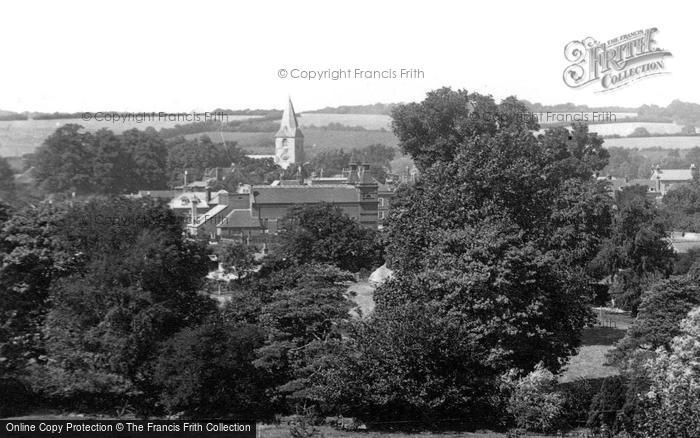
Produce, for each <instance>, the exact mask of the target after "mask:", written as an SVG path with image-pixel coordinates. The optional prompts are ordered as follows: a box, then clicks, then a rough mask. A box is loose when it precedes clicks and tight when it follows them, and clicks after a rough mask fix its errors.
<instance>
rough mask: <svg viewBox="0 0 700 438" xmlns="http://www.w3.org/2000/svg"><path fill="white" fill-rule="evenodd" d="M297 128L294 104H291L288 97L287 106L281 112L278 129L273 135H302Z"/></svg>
mask: <svg viewBox="0 0 700 438" xmlns="http://www.w3.org/2000/svg"><path fill="white" fill-rule="evenodd" d="M303 136H304V135H303V134H302V133H301V130H300V129H299V123H298V122H297V115H296V113H295V112H294V105H292V99H291V98H289V103H288V104H287V108H285V109H284V113H283V114H282V121H281V122H280V129H279V131H277V134H276V135H275V137H303Z"/></svg>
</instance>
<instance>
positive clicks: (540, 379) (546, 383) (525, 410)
mask: <svg viewBox="0 0 700 438" xmlns="http://www.w3.org/2000/svg"><path fill="white" fill-rule="evenodd" d="M509 378H510V379H511V381H512V386H511V388H512V392H511V395H510V398H509V400H508V406H507V408H506V410H507V411H508V413H509V414H511V415H512V416H513V419H514V420H515V423H516V425H517V426H518V427H520V428H523V429H527V430H532V431H539V432H548V431H552V430H554V429H556V428H557V427H559V426H560V425H561V422H562V418H563V414H564V409H563V408H564V403H565V398H564V395H563V394H562V393H560V392H558V391H556V389H555V387H556V377H555V376H554V374H552V373H551V372H550V371H548V370H546V369H545V368H544V367H543V366H542V364H538V365H537V366H536V367H535V370H534V371H532V372H531V373H529V374H528V375H527V376H525V377H522V378H520V379H517V380H514V379H513V377H509Z"/></svg>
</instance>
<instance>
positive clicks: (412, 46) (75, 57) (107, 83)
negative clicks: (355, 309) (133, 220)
mask: <svg viewBox="0 0 700 438" xmlns="http://www.w3.org/2000/svg"><path fill="white" fill-rule="evenodd" d="M698 12H700V6H698V5H696V4H694V3H693V2H680V1H669V0H666V1H664V2H659V1H653V2H652V1H640V0H637V1H633V2H632V1H627V2H623V1H617V2H611V1H596V0H589V1H586V2H562V1H513V2H505V1H498V0H489V1H479V2H457V1H442V0H430V1H407V0H404V1H388V0H384V1H379V0H372V1H366V0H352V1H303V0H297V1H291V0H286V1H265V0H262V1H260V0H256V1H246V2H243V1H240V2H237V1H233V0H229V1H215V0H211V1H206V0H197V1H173V0H169V1H157V0H156V1H131V0H128V1H119V2H95V1H70V0H68V1H61V2H56V1H31V0H29V1H22V2H6V3H4V4H3V6H2V13H1V14H0V41H2V46H1V47H2V51H1V52H0V53H1V55H0V56H1V58H0V59H2V60H3V61H4V62H2V63H1V64H0V109H3V110H12V111H50V112H53V111H71V112H72V111H105V110H116V111H165V112H175V111H206V110H211V109H214V108H231V109H243V108H282V107H283V105H284V104H285V102H286V99H287V96H288V95H289V96H291V97H292V98H293V101H294V104H295V109H296V110H297V111H298V112H303V111H305V110H313V109H318V108H322V107H325V106H339V105H358V104H369V103H376V102H384V103H387V102H408V101H419V100H422V99H423V97H424V96H425V93H426V92H427V91H429V90H432V89H435V88H438V87H442V86H451V87H453V88H465V89H467V90H469V91H476V92H480V93H483V94H492V95H493V96H494V97H495V98H497V99H501V98H503V97H506V96H509V95H516V96H518V97H519V98H522V99H527V100H530V101H533V102H542V103H545V104H555V103H563V102H573V103H577V104H587V105H590V106H609V105H619V106H632V107H635V106H639V105H642V104H658V105H667V104H668V103H669V102H670V101H671V100H673V99H681V100H684V101H691V102H699V103H700V86H698V80H699V79H700V77H699V76H698V74H697V73H698V70H700V69H699V68H698V67H700V61H699V57H698V45H700V26H698V23H697V21H698V16H699V14H698ZM651 27H656V28H658V33H657V34H656V36H655V39H656V42H657V45H658V46H660V47H661V48H663V49H666V50H668V51H670V52H671V53H672V54H673V56H672V57H671V58H666V61H665V65H666V71H668V72H670V73H669V74H664V75H658V76H655V77H651V78H647V79H644V80H641V81H638V82H635V83H634V84H631V85H630V86H628V87H624V88H621V89H619V90H615V91H613V92H608V93H596V92H595V91H596V90H595V89H593V88H590V87H586V88H580V89H571V88H569V87H567V86H566V85H565V84H564V82H563V80H562V73H563V71H564V69H565V68H566V66H567V65H568V64H570V63H569V62H567V61H566V59H565V57H564V47H565V46H566V44H567V43H569V42H570V41H573V40H580V39H583V38H586V37H593V38H595V39H596V40H599V41H603V40H608V39H611V38H614V37H617V36H619V35H622V34H626V33H630V32H632V31H636V30H639V29H646V28H651ZM401 68H406V69H420V70H422V72H423V74H422V77H418V78H414V79H400V78H394V79H391V78H388V79H381V78H380V79H371V78H370V79H365V78H352V79H341V80H336V81H333V80H327V79H326V80H318V79H314V80H307V79H302V78H296V79H293V78H290V77H289V75H290V74H291V72H292V71H293V70H294V71H296V72H297V74H301V73H300V72H302V71H313V70H320V71H322V70H328V69H331V70H335V69H351V70H353V71H354V70H355V69H361V70H363V71H364V70H387V69H393V70H394V71H396V72H397V74H398V73H399V72H400V69H401ZM280 69H285V70H286V71H287V72H288V76H287V77H286V78H284V79H283V78H280V77H279V74H280V73H279V72H280Z"/></svg>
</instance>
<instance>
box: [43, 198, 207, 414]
mask: <svg viewBox="0 0 700 438" xmlns="http://www.w3.org/2000/svg"><path fill="white" fill-rule="evenodd" d="M53 238H55V239H59V241H60V242H61V245H62V248H63V249H64V250H65V251H66V252H67V253H69V254H73V255H74V257H75V258H77V261H76V265H77V266H75V267H74V268H73V269H72V271H71V275H69V276H65V277H63V278H61V279H60V280H59V281H57V282H54V283H52V284H51V287H50V292H49V293H50V299H51V302H52V303H53V305H52V306H51V308H50V310H49V312H48V315H47V318H46V322H45V325H44V333H45V334H46V336H47V342H46V350H47V356H48V362H47V363H46V364H44V365H43V366H38V367H36V368H35V373H34V383H35V385H36V387H37V388H38V389H40V390H41V391H42V392H44V393H46V394H47V395H51V396H56V397H65V398H71V397H76V398H82V397H87V398H88V399H89V398H90V397H98V398H100V399H101V400H103V401H104V402H106V403H114V402H115V401H116V400H117V399H119V400H124V399H126V400H131V401H134V402H135V403H136V402H144V403H145V402H148V400H149V397H154V396H155V395H154V394H155V393H154V389H153V387H152V382H151V378H150V376H151V368H150V366H149V365H148V364H149V363H150V362H151V361H152V360H153V358H154V354H155V351H156V350H157V346H158V343H159V342H162V341H164V340H166V339H167V338H168V337H170V336H172V335H173V334H174V333H176V332H177V331H178V330H180V329H181V328H184V327H187V326H192V325H196V324H198V323H200V322H201V321H202V320H203V318H205V317H207V315H209V314H211V312H212V311H213V310H214V307H213V304H212V303H211V301H210V300H209V299H208V298H206V297H203V296H200V295H199V294H198V293H197V290H198V289H199V287H200V285H201V282H202V280H203V277H204V276H205V275H206V272H207V270H208V257H207V255H206V252H205V250H204V248H202V247H200V246H199V245H198V244H196V243H193V242H189V241H185V240H183V238H182V229H181V224H180V221H179V220H178V218H177V217H175V216H174V214H173V213H172V212H171V211H169V210H168V209H167V208H166V207H164V206H162V205H159V204H158V203H156V202H154V201H150V200H142V201H130V200H126V199H121V198H115V199H106V200H100V199H96V200H91V201H89V202H86V203H81V204H77V205H75V206H73V207H72V208H71V209H70V210H69V211H68V212H67V214H66V217H65V220H64V222H63V223H62V226H60V227H58V229H57V230H56V232H55V233H54V235H53ZM147 406H151V407H152V400H151V401H150V402H149V403H145V404H144V405H140V406H138V407H140V408H145V407H147Z"/></svg>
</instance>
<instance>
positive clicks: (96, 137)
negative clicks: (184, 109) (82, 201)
mask: <svg viewBox="0 0 700 438" xmlns="http://www.w3.org/2000/svg"><path fill="white" fill-rule="evenodd" d="M166 157H167V150H166V148H165V143H164V142H163V140H162V139H161V138H160V136H159V135H158V133H157V132H156V131H155V130H154V129H153V128H147V129H146V130H145V131H139V130H137V129H131V130H129V131H125V132H123V133H122V134H120V135H115V134H114V133H113V132H112V131H109V130H107V129H101V130H99V131H97V132H96V133H90V132H84V131H83V128H82V126H80V125H75V124H67V125H64V126H61V127H60V128H58V129H57V130H56V131H55V132H54V133H53V134H51V135H50V136H49V137H48V138H47V139H46V140H45V141H44V143H43V144H42V145H41V147H39V149H38V150H37V153H36V157H35V160H36V168H35V173H34V175H35V177H36V180H37V182H38V183H39V184H40V185H41V187H42V188H43V189H44V190H46V191H47V192H50V193H62V192H75V193H78V194H93V193H98V194H118V193H127V192H133V191H136V190H139V189H143V190H148V189H164V188H165V187H166V181H167V178H166V168H165V164H166V163H165V160H166Z"/></svg>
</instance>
